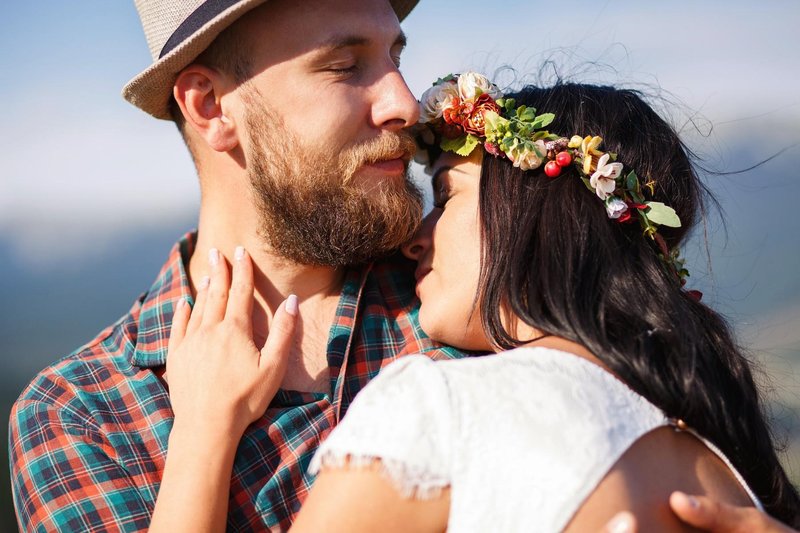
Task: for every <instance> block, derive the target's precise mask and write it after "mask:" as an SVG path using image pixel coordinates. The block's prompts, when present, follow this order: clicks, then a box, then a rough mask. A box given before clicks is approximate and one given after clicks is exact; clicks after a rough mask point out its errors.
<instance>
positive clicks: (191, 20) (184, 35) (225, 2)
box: [158, 0, 241, 59]
mask: <svg viewBox="0 0 800 533" xmlns="http://www.w3.org/2000/svg"><path fill="white" fill-rule="evenodd" d="M239 2H241V0H206V1H205V2H203V3H202V4H200V5H199V6H198V7H197V9H195V10H194V11H192V13H191V14H190V15H189V16H188V17H186V20H184V21H183V22H182V23H181V25H180V26H178V27H177V29H176V30H175V31H174V32H173V34H172V35H170V36H169V39H167V42H166V43H165V44H164V48H162V49H161V53H160V54H158V58H159V59H161V58H162V57H164V56H165V55H167V54H168V53H170V52H172V51H173V50H174V49H175V48H177V47H178V45H180V44H181V43H182V42H184V41H185V40H186V39H188V38H189V37H191V36H192V35H194V34H195V33H197V31H198V30H199V29H200V28H202V27H203V26H205V25H206V24H208V23H209V22H211V21H212V20H213V19H214V18H215V17H217V16H218V15H219V14H220V13H222V12H223V11H225V10H226V9H228V8H229V7H231V6H233V5H234V4H237V3H239Z"/></svg>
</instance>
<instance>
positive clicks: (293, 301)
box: [258, 294, 298, 383]
mask: <svg viewBox="0 0 800 533" xmlns="http://www.w3.org/2000/svg"><path fill="white" fill-rule="evenodd" d="M297 314H298V304H297V296H295V295H294V294H291V295H289V297H288V298H286V300H285V301H284V302H283V303H282V304H281V305H280V306H278V310H277V311H275V316H274V317H273V319H272V324H271V325H270V328H269V335H268V336H267V342H266V343H265V344H264V347H263V348H262V349H261V359H260V361H259V365H258V366H259V368H261V369H262V370H264V371H265V372H269V374H270V376H269V377H270V380H273V381H274V382H275V383H280V380H281V379H283V375H284V374H285V373H286V362H287V360H288V358H289V351H290V350H291V348H292V343H293V342H294V331H295V326H296V325H297Z"/></svg>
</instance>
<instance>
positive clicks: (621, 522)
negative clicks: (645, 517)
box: [608, 513, 633, 533]
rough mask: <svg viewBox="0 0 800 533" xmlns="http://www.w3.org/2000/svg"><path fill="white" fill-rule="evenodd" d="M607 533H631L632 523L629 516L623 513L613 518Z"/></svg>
mask: <svg viewBox="0 0 800 533" xmlns="http://www.w3.org/2000/svg"><path fill="white" fill-rule="evenodd" d="M608 531H609V533H630V532H631V531H633V523H632V522H631V517H630V515H629V514H627V513H624V514H621V515H619V516H616V517H614V519H613V520H612V521H611V522H609V524H608Z"/></svg>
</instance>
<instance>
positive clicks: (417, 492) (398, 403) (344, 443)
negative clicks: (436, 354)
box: [309, 355, 452, 499]
mask: <svg viewBox="0 0 800 533" xmlns="http://www.w3.org/2000/svg"><path fill="white" fill-rule="evenodd" d="M451 424H452V422H451V417H450V398H449V394H448V390H447V384H446V382H445V379H444V376H443V375H442V374H441V372H440V371H439V369H438V368H437V367H436V364H435V363H434V362H433V361H431V360H430V359H428V358H427V357H424V356H418V355H413V356H407V357H403V358H401V359H399V360H397V361H395V362H394V363H392V364H390V365H389V366H387V367H386V368H385V369H383V370H382V371H381V373H380V374H379V375H378V377H376V378H375V379H374V380H372V382H370V383H369V385H367V386H366V387H365V388H364V389H363V390H362V391H361V392H360V393H359V394H358V396H356V398H355V399H354V400H353V403H352V404H351V405H350V408H349V409H348V411H347V415H346V416H345V417H344V418H343V419H342V421H341V422H340V423H339V425H338V427H336V429H334V430H333V432H332V433H331V435H330V436H329V437H328V439H327V440H326V441H325V442H323V443H322V445H321V446H320V448H319V450H318V451H317V453H316V455H315V456H314V458H313V459H312V461H311V465H310V467H309V470H310V472H311V473H312V474H316V473H317V472H319V469H320V468H321V467H322V466H326V467H338V468H342V467H348V468H358V467H360V466H365V465H368V464H371V463H372V462H373V461H374V460H380V462H381V471H382V473H383V474H384V475H385V476H386V477H387V478H388V479H389V480H390V482H391V483H392V484H393V485H394V486H395V487H396V488H397V489H398V491H399V492H400V493H401V494H402V495H403V497H406V498H408V497H415V498H419V499H427V498H434V497H436V496H437V495H438V494H439V493H440V491H441V490H442V489H443V488H444V487H447V486H448V485H449V484H450V475H449V471H450V462H449V456H448V454H447V453H446V452H447V450H449V449H451V446H450V440H451Z"/></svg>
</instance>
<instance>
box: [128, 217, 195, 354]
mask: <svg viewBox="0 0 800 533" xmlns="http://www.w3.org/2000/svg"><path fill="white" fill-rule="evenodd" d="M196 240H197V234H196V233H194V232H190V233H187V234H186V235H184V236H183V238H181V240H179V241H178V242H177V243H176V244H175V246H173V247H172V250H171V251H170V253H169V257H168V258H167V262H166V263H164V266H163V267H162V268H161V272H160V273H159V274H158V277H157V278H156V280H155V282H154V283H153V285H152V286H151V287H150V290H149V291H147V293H146V294H145V296H144V300H143V301H142V304H141V308H140V310H139V327H138V336H137V338H136V349H135V350H134V352H133V356H132V357H131V363H132V364H133V365H136V366H139V367H144V368H150V367H158V366H163V365H165V364H167V344H168V342H169V332H170V327H171V325H172V315H173V313H174V311H175V305H176V304H177V303H178V301H179V300H180V299H181V298H185V299H186V300H187V301H188V302H189V303H190V304H194V301H193V300H192V292H191V290H190V289H189V276H188V275H187V274H186V266H187V265H188V264H189V259H190V258H191V257H192V253H193V252H194V247H195V242H196Z"/></svg>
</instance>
